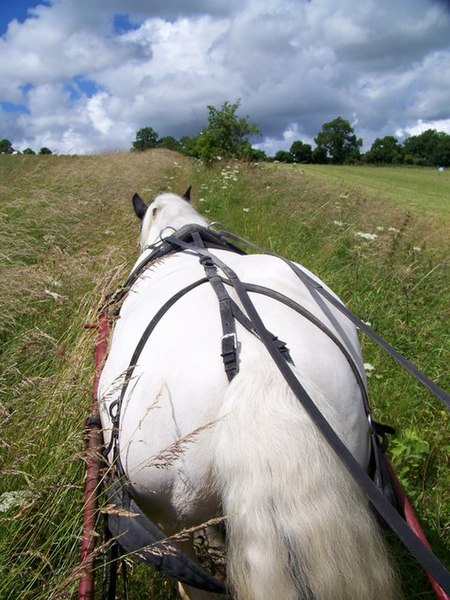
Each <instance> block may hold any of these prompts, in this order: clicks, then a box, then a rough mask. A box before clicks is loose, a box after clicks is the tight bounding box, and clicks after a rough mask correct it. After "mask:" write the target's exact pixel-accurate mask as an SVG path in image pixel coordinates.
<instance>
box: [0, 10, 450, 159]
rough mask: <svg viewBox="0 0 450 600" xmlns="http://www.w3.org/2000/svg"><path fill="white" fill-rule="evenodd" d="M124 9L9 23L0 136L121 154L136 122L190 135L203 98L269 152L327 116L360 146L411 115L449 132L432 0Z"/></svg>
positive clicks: (307, 135)
mask: <svg viewBox="0 0 450 600" xmlns="http://www.w3.org/2000/svg"><path fill="white" fill-rule="evenodd" d="M124 10H125V9H124V3H123V2H121V1H119V0H97V1H96V2H92V0H49V2H48V4H47V5H44V4H43V5H40V6H38V7H36V8H34V9H32V11H31V13H30V18H29V19H27V20H26V21H25V22H23V23H18V22H17V21H12V22H11V23H10V24H9V27H8V29H7V31H6V33H5V35H3V36H2V37H1V38H0V55H1V56H2V60H1V62H0V102H3V103H9V104H3V105H2V106H3V109H2V110H0V127H1V136H2V137H8V139H11V141H12V142H13V145H14V146H16V147H19V148H21V147H25V146H31V147H37V146H41V145H47V146H49V147H51V148H52V149H55V150H59V151H61V152H69V151H73V152H75V151H76V152H93V151H97V150H103V149H116V148H129V147H130V145H131V141H132V139H134V136H135V133H136V131H137V129H139V128H140V127H143V126H147V125H149V126H151V127H153V128H154V129H155V130H156V131H157V132H158V133H159V134H160V135H175V136H177V137H179V136H181V135H186V134H187V135H191V134H195V133H197V132H198V131H199V130H200V128H201V127H203V126H204V125H205V123H206V119H207V109H206V107H207V105H208V104H213V105H215V106H219V105H221V104H222V103H223V102H224V101H225V100H230V101H235V100H236V99H238V98H239V99H241V101H242V106H241V113H242V114H246V115H249V116H250V120H251V121H253V122H256V123H257V124H258V125H259V126H260V128H261V130H262V131H263V134H264V136H265V137H264V138H263V139H262V140H260V139H259V140H257V141H258V145H259V146H260V147H263V148H265V149H266V150H267V151H268V152H269V153H273V151H276V150H278V149H280V148H284V149H286V148H288V147H289V145H290V143H292V141H294V140H293V139H292V135H293V136H296V135H298V136H299V138H300V139H302V140H303V141H306V142H308V143H313V138H314V137H315V136H316V135H317V133H318V131H319V130H320V127H321V125H322V124H323V123H324V122H326V121H329V120H331V119H333V118H334V117H336V116H338V115H340V116H342V117H344V118H346V119H348V120H350V121H351V122H354V123H356V125H355V128H356V130H357V131H356V133H357V134H358V136H362V137H363V139H364V142H365V146H366V147H368V146H370V143H371V142H372V141H373V139H374V138H375V137H380V136H383V135H387V134H393V133H395V132H403V135H406V134H407V133H408V132H409V131H413V130H415V129H414V128H415V127H418V126H420V124H421V123H427V124H430V126H433V127H435V128H439V127H445V128H447V129H446V130H448V120H449V119H450V108H449V102H448V98H449V97H450V47H449V41H448V40H450V14H449V11H448V10H447V9H446V7H445V4H444V3H442V2H438V1H437V0H434V1H433V0H396V2H395V3H393V2H392V1H391V0H377V1H375V0H360V2H358V3H356V4H355V3H354V2H353V0H341V1H340V2H339V3H336V2H334V0H314V1H312V2H309V1H307V0H265V2H264V3H262V2H260V0H239V2H238V1H237V0H232V1H229V2H226V3H224V2H222V1H219V0H215V1H213V0H193V1H191V2H185V0H155V1H152V2H148V1H147V0H130V1H129V2H127V3H126V13H125V12H124ZM12 104H13V105H16V106H17V107H25V108H17V110H16V111H15V112H11V105H12ZM433 124H434V125H433ZM438 124H439V125H438ZM405 132H406V133H405ZM291 140H292V141H291ZM44 142H45V143H44Z"/></svg>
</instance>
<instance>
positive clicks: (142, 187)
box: [0, 151, 450, 600]
mask: <svg viewBox="0 0 450 600" xmlns="http://www.w3.org/2000/svg"><path fill="white" fill-rule="evenodd" d="M449 182H450V180H449V175H448V173H447V172H445V173H443V174H440V173H437V171H434V170H427V169H409V168H406V169H379V170H378V169H373V168H363V167H320V166H317V167H316V166H305V167H303V166H301V167H300V166H295V167H293V166H286V165H260V166H254V165H242V164H238V163H232V164H230V165H226V164H220V165H219V166H218V167H217V168H214V169H209V170H206V169H204V168H203V167H202V166H201V165H199V164H198V163H197V162H191V161H189V160H187V159H185V158H183V157H180V156H179V155H176V154H174V153H170V152H168V151H156V152H150V153H145V154H134V153H117V154H111V155H99V156H91V157H56V156H55V157H53V156H1V157H0V221H1V231H2V236H1V240H0V257H1V278H2V286H1V288H0V303H1V309H2V320H1V322H0V341H1V345H0V347H1V352H2V356H1V360H2V365H3V370H2V373H1V375H0V376H1V383H2V385H1V396H0V402H1V404H0V419H1V422H2V435H1V442H0V444H1V452H0V453H1V459H0V460H1V462H0V475H1V479H0V517H1V523H0V528H1V529H0V600H6V599H10V598H11V599H12V598H14V599H15V598H20V599H21V600H22V599H25V600H28V599H30V600H44V599H45V600H47V599H49V598H51V599H56V598H58V599H59V598H69V597H73V594H74V591H75V590H76V585H77V577H76V571H74V569H75V568H76V565H77V561H78V553H79V541H80V540H79V537H80V532H81V510H82V489H83V477H84V467H85V462H84V459H85V456H84V444H83V424H84V420H85V418H86V416H87V415H88V413H89V406H90V393H91V381H92V374H93V360H92V350H93V345H94V333H93V332H91V331H86V330H85V329H83V325H84V323H85V322H87V321H92V320H93V319H95V315H96V311H97V309H98V307H99V305H100V304H101V302H102V299H103V296H104V294H105V293H106V292H107V291H111V290H113V289H114V288H115V286H116V285H118V283H119V282H121V281H122V280H123V279H124V277H125V276H126V273H127V271H128V270H129V268H130V267H131V264H132V262H133V261H134V259H135V257H136V253H137V237H138V223H137V221H136V220H135V217H134V215H133V214H132V211H131V203H130V199H131V196H132V194H133V192H135V191H138V192H139V193H140V194H141V195H142V196H143V197H144V198H145V199H146V200H150V199H151V198H152V197H153V196H154V195H155V194H156V193H158V192H159V191H161V190H166V189H172V190H174V191H177V192H183V191H184V189H185V188H186V187H187V185H189V184H190V183H192V184H193V195H194V203H196V205H197V207H198V208H199V209H200V211H201V212H203V213H204V214H206V215H208V217H209V218H210V219H211V221H220V222H222V223H223V224H224V225H225V226H226V228H228V229H230V230H232V231H234V232H236V233H237V234H240V235H242V236H243V237H246V238H248V239H250V240H252V241H254V242H255V243H258V244H260V245H262V246H264V247H267V248H269V249H271V250H274V251H276V252H279V253H282V254H284V255H287V256H289V257H290V258H292V259H295V260H298V261H299V262H301V263H303V264H304V265H305V266H306V267H308V268H309V269H311V270H313V271H315V272H316V273H317V274H318V275H320V276H321V277H322V278H323V279H324V280H325V281H326V282H327V283H328V284H329V285H330V286H331V287H332V288H333V289H334V290H335V291H336V292H337V293H338V294H339V295H340V296H341V297H342V298H343V299H344V301H345V302H346V303H347V304H348V305H349V306H350V308H351V309H352V310H353V311H354V312H356V313H357V314H359V315H360V316H361V318H363V319H364V320H366V321H370V323H371V324H372V326H373V327H374V328H375V329H376V330H377V331H378V332H379V333H380V334H381V335H383V336H384V337H386V339H387V340H388V341H389V342H390V343H391V344H393V345H394V346H395V347H396V348H397V349H398V350H399V351H400V352H402V353H404V354H405V355H406V356H407V357H408V358H410V359H411V360H412V361H413V362H414V363H415V364H416V365H417V366H418V367H419V368H421V369H423V370H424V371H425V372H426V373H427V374H428V375H429V376H430V377H431V378H432V379H433V380H434V381H436V382H437V383H439V384H440V385H441V386H443V387H444V388H447V389H448V388H450V381H449V372H448V363H449V346H450V344H449V331H448V322H449V316H450V291H449V279H450V278H449V256H450V240H449V237H448V224H449V222H448V217H449V215H448V204H447V202H448V184H449ZM446 207H447V208H446ZM362 341H363V347H364V352H365V360H366V362H367V363H370V364H371V365H372V366H373V369H372V370H370V377H369V386H370V395H371V398H372V405H373V411H374V415H375V417H376V419H377V420H380V421H382V422H387V423H389V424H391V425H393V426H395V427H396V428H397V435H396V436H395V437H394V438H393V439H392V442H391V454H392V460H393V462H394V465H395V467H396V470H397V472H398V475H399V476H400V478H401V480H402V482H403V484H404V485H405V487H406V489H407V492H408V495H409V496H410V498H411V500H412V501H413V503H414V505H415V506H416V508H417V512H418V514H419V515H420V518H421V520H422V523H423V525H424V529H425V531H426V534H427V536H428V537H429V539H430V541H431V543H432V545H433V547H434V549H435V552H436V554H437V555H438V556H439V557H440V558H441V559H442V560H443V561H444V562H445V563H446V564H449V563H450V471H449V468H448V467H449V458H448V457H449V451H450V436H449V429H450V428H449V423H450V421H449V417H448V414H447V412H446V411H445V410H444V409H443V408H442V407H441V406H440V405H439V404H438V402H437V401H435V400H434V399H433V398H432V397H431V396H430V395H429V394H428V393H427V392H425V391H424V390H423V389H421V387H420V386H419V385H418V384H416V383H415V382H413V381H412V380H411V379H410V378H409V377H408V376H407V375H406V374H404V373H402V372H401V371H400V370H399V368H398V367H397V366H396V365H395V364H394V363H393V362H392V361H391V360H390V359H388V358H386V357H385V356H383V355H382V354H381V352H380V351H379V350H378V349H377V348H376V347H375V346H374V345H373V344H372V343H370V342H368V341H367V339H363V340H362ZM392 547H393V552H394V554H395V555H396V556H397V557H398V563H399V568H400V570H401V573H402V577H403V581H404V590H405V597H406V598H408V599H417V600H418V599H419V598H420V599H430V600H431V598H433V594H432V592H431V591H430V588H429V586H428V583H427V581H426V579H425V577H424V576H423V574H422V571H421V569H420V568H419V567H417V566H416V564H415V562H414V561H413V560H412V559H410V558H409V557H408V556H407V555H406V553H405V552H404V551H403V549H402V548H401V547H400V546H399V544H398V543H396V542H395V541H392ZM131 598H134V599H140V598H152V599H157V600H158V599H161V600H163V599H164V600H168V599H171V598H174V588H173V585H172V584H171V583H169V582H167V581H166V580H164V579H161V578H160V577H159V576H155V575H154V574H153V573H150V572H149V570H147V569H143V568H142V567H137V566H134V567H133V568H132V573H131Z"/></svg>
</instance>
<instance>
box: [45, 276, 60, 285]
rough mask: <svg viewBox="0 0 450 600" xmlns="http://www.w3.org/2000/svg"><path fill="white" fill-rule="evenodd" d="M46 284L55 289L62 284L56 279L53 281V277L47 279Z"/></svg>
mask: <svg viewBox="0 0 450 600" xmlns="http://www.w3.org/2000/svg"><path fill="white" fill-rule="evenodd" d="M46 281H47V283H48V284H49V285H51V286H53V287H57V288H60V287H61V286H62V283H61V282H60V281H58V280H57V279H53V277H47V280H46Z"/></svg>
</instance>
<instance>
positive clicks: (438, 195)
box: [301, 165, 450, 219]
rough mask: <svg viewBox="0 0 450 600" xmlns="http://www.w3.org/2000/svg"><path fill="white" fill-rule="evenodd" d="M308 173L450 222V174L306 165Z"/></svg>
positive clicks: (431, 169)
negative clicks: (440, 215) (442, 217)
mask: <svg viewBox="0 0 450 600" xmlns="http://www.w3.org/2000/svg"><path fill="white" fill-rule="evenodd" d="M301 168H302V169H304V171H305V173H307V174H308V175H310V176H312V177H317V178H319V179H323V178H325V179H327V180H328V181H332V182H334V183H337V184H340V185H342V186H347V187H350V188H360V189H362V190H364V192H365V194H367V195H369V196H373V197H377V198H378V197H382V198H383V200H384V201H386V200H390V201H391V203H392V205H393V206H396V205H398V206H400V207H401V208H402V209H411V210H414V211H415V212H417V213H420V214H423V213H429V214H433V215H436V214H442V215H443V216H444V215H445V216H446V217H448V218H449V219H450V170H448V169H447V170H446V171H444V172H440V171H438V169H437V168H425V167H423V168H417V167H414V168H413V167H411V168H408V167H368V166H361V167H353V166H338V165H302V166H301Z"/></svg>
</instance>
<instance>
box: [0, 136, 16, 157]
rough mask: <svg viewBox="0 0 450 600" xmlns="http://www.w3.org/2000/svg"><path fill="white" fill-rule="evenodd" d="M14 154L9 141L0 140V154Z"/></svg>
mask: <svg viewBox="0 0 450 600" xmlns="http://www.w3.org/2000/svg"><path fill="white" fill-rule="evenodd" d="M13 152H14V148H13V147H12V144H11V142H10V141H9V140H7V139H6V138H4V139H3V140H0V154H12V153H13Z"/></svg>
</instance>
